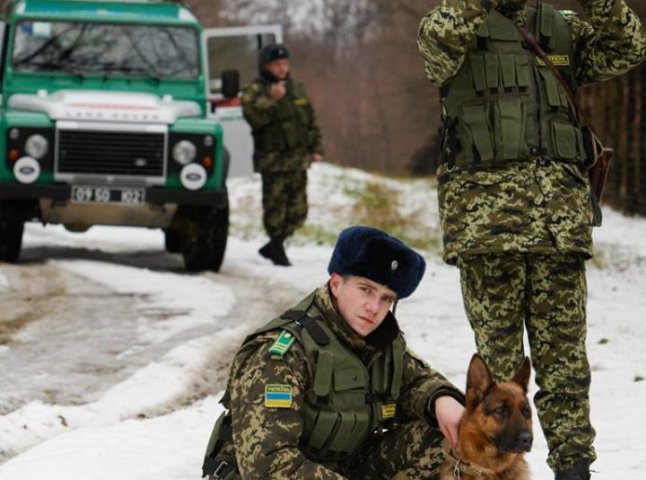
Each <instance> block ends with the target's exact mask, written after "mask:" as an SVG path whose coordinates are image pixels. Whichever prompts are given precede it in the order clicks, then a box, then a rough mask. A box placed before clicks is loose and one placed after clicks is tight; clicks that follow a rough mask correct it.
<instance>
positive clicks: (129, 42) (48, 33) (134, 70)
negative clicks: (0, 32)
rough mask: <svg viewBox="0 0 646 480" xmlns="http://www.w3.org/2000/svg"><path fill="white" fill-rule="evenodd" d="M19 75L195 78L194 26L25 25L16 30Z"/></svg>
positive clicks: (15, 65) (15, 55)
mask: <svg viewBox="0 0 646 480" xmlns="http://www.w3.org/2000/svg"><path fill="white" fill-rule="evenodd" d="M12 66H13V69H14V71H17V72H53V73H68V74H73V75H82V76H84V75H102V76H105V75H111V74H117V75H128V76H141V77H152V78H156V79H162V78H164V79H168V78H171V79H182V80H190V79H195V78H197V77H198V75H199V57H198V39H197V32H196V30H194V29H193V28H190V27H169V26H159V25H111V24H105V23H72V22H46V21H23V22H21V23H19V24H18V25H17V27H16V34H15V41H14V46H13V55H12Z"/></svg>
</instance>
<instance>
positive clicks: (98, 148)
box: [57, 130, 165, 177]
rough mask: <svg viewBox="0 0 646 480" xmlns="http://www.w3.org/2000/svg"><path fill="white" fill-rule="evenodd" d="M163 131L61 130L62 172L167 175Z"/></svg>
mask: <svg viewBox="0 0 646 480" xmlns="http://www.w3.org/2000/svg"><path fill="white" fill-rule="evenodd" d="M164 144H165V135H164V134H163V133H136V132H135V133H132V132H102V131H101V132H100V131H87V130H59V132H58V167H57V171H58V172H60V173H78V174H99V175H131V176H133V175H134V176H145V177H161V176H163V175H164Z"/></svg>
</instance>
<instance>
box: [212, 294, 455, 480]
mask: <svg viewBox="0 0 646 480" xmlns="http://www.w3.org/2000/svg"><path fill="white" fill-rule="evenodd" d="M310 298H311V299H310ZM310 298H308V299H306V300H305V301H304V302H301V304H304V303H307V304H309V305H313V308H315V310H316V311H317V315H318V316H319V318H320V319H321V320H322V321H323V322H324V323H325V325H326V326H327V327H329V330H330V331H331V332H333V335H334V336H335V337H336V338H337V339H338V340H339V341H340V342H341V343H342V344H343V345H344V346H345V347H346V348H349V349H350V351H351V352H352V353H353V355H355V356H356V358H359V359H360V360H361V362H362V363H363V364H364V365H366V366H368V365H371V364H373V363H374V362H375V361H377V360H378V358H379V357H380V356H382V355H383V352H384V351H385V349H387V348H388V346H389V345H391V343H392V342H394V341H395V340H396V339H397V341H399V339H400V338H401V337H400V335H401V334H400V333H399V329H398V326H397V323H396V321H395V319H394V317H393V316H392V315H390V316H389V317H387V318H386V320H385V321H384V323H383V324H382V325H381V326H380V327H379V328H378V329H377V330H375V332H373V333H372V334H371V335H370V336H369V337H366V338H365V339H364V338H362V337H360V336H359V335H357V334H356V333H354V331H352V330H351V328H350V327H349V326H348V325H347V323H346V322H345V321H344V320H343V319H342V318H341V317H340V316H339V314H338V313H337V310H336V309H335V307H334V305H333V301H332V297H331V294H330V292H329V288H328V286H327V285H325V286H323V287H321V288H319V289H318V290H317V291H316V292H315V293H314V294H313V295H312V296H311V297H310ZM280 334H281V331H280V329H279V330H272V329H270V330H269V331H263V329H261V333H259V334H256V335H252V336H251V337H250V338H248V339H247V341H245V343H244V344H243V347H242V348H241V349H240V351H239V352H238V354H237V355H236V358H235V360H234V362H233V365H232V368H231V375H230V377H229V385H228V394H229V395H230V401H229V407H230V413H231V418H232V426H233V439H232V441H228V442H227V443H226V445H225V446H224V448H223V449H222V455H220V456H219V458H227V456H228V457H229V458H232V456H233V455H234V454H235V458H236V460H237V464H238V469H239V472H240V473H238V474H234V475H233V476H231V477H225V478H227V479H228V478H245V479H262V480H266V479H268V478H272V479H291V480H296V479H303V480H310V479H318V480H324V479H325V480H326V479H339V480H340V479H344V478H349V479H370V480H376V479H388V480H390V479H391V478H392V477H393V476H395V475H396V474H399V475H400V477H399V478H410V479H413V478H414V479H432V478H437V475H438V472H439V466H440V464H441V462H442V451H441V448H440V443H441V441H442V438H443V436H442V434H441V432H440V431H439V429H438V428H437V424H436V421H435V419H434V415H433V413H431V410H432V408H429V405H432V404H433V402H434V399H435V398H436V397H437V396H439V395H451V396H453V397H455V398H457V399H459V400H460V401H463V396H462V394H461V393H460V392H459V391H458V390H457V389H456V388H455V387H453V386H452V385H451V384H450V383H449V382H448V381H447V380H446V379H445V378H444V377H443V376H442V375H440V374H439V373H437V372H435V371H434V370H432V369H431V368H430V367H429V366H428V365H427V364H425V363H424V362H423V361H421V360H420V359H418V358H417V357H416V356H415V355H414V354H412V353H411V352H410V351H408V350H405V353H404V354H403V358H404V363H403V368H402V372H401V375H402V379H401V393H400V395H399V397H398V400H397V403H396V420H395V423H392V424H390V425H389V428H388V430H387V431H381V430H380V429H379V430H380V431H375V432H373V433H372V434H370V435H368V437H367V438H366V439H365V440H364V441H363V442H362V443H361V445H360V447H359V448H358V449H357V450H356V451H354V452H352V453H351V454H350V456H349V457H345V458H342V459H340V460H339V461H321V460H316V459H313V458H311V455H309V454H305V453H304V451H307V448H306V447H307V445H306V444H307V443H308V442H311V440H307V439H304V438H303V435H304V431H305V429H306V418H305V417H306V416H307V415H306V413H305V410H304V409H305V403H306V396H307V395H308V392H309V393H311V390H312V389H315V388H316V387H315V386H314V384H315V382H316V380H315V378H313V377H314V374H313V372H316V371H317V370H316V365H312V362H311V360H310V357H308V355H307V354H306V350H305V349H304V347H303V345H302V344H301V343H300V342H298V341H297V342H295V343H293V344H292V345H291V346H290V347H289V349H288V350H287V351H286V352H285V353H284V354H283V355H282V356H280V357H276V356H272V354H271V352H270V349H271V347H272V345H273V344H275V342H276V340H277V338H279V335H280ZM402 342H403V339H402ZM404 346H405V343H404ZM402 352H403V351H402ZM395 370H396V369H395ZM373 381H376V380H373ZM267 385H288V386H290V387H291V390H292V397H291V404H290V406H289V408H271V407H267V406H266V404H265V403H264V402H263V396H264V395H266V390H265V387H266V386H267ZM335 385H336V383H335ZM335 388H336V387H335ZM265 401H266V400H265ZM365 401H366V402H367V401H368V399H365ZM401 475H406V476H407V477H406V476H404V477H401Z"/></svg>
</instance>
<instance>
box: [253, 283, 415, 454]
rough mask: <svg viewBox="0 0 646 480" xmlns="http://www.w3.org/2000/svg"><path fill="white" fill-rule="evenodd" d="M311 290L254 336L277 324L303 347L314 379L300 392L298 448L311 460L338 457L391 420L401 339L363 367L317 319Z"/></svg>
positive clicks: (398, 380)
mask: <svg viewBox="0 0 646 480" xmlns="http://www.w3.org/2000/svg"><path fill="white" fill-rule="evenodd" d="M313 296H314V294H312V295H310V296H309V297H307V298H306V299H304V300H303V301H302V302H301V303H299V304H298V305H297V306H296V307H294V308H293V309H292V310H289V311H288V312H286V313H285V314H283V315H282V316H281V317H279V318H277V319H275V320H273V321H272V322H270V323H269V324H268V325H267V326H265V327H264V328H262V329H261V330H259V331H257V332H256V334H254V336H255V335H257V334H260V333H263V332H267V331H271V330H276V329H282V330H286V331H288V332H290V333H291V334H292V335H293V336H294V337H295V339H296V341H298V342H299V343H300V344H301V345H302V346H303V347H304V348H305V353H306V355H307V358H308V364H309V365H310V371H311V372H313V379H312V388H311V389H310V390H308V391H307V392H305V404H304V406H303V412H304V415H305V426H304V429H303V436H302V438H301V443H300V449H301V451H302V452H303V453H304V454H305V456H307V457H308V458H309V459H311V460H313V461H317V462H322V463H324V462H338V461H342V460H344V459H346V458H348V457H349V456H351V455H352V454H353V453H354V452H356V451H357V449H358V448H359V446H360V445H361V444H362V443H363V441H364V440H365V439H366V438H367V437H369V436H370V435H371V434H373V433H374V432H376V431H381V428H383V427H385V426H387V425H388V424H389V423H390V422H392V421H393V420H394V418H395V415H396V403H397V399H398V398H399V393H400V389H401V385H402V381H403V367H404V350H405V344H404V340H403V338H402V337H401V335H398V336H397V338H396V339H395V341H393V342H392V344H390V345H389V346H388V347H387V348H386V349H385V351H383V352H382V353H381V354H380V355H378V357H377V358H376V360H375V361H374V362H372V364H371V365H370V366H369V367H366V365H364V363H363V362H362V361H361V359H359V358H358V357H357V356H356V355H355V354H354V353H353V352H352V351H351V350H350V349H348V348H347V347H346V346H344V345H343V344H342V343H341V342H340V341H339V339H338V338H337V337H336V336H335V335H334V333H333V332H332V331H331V330H330V328H329V327H328V326H327V325H326V323H325V322H324V321H323V320H322V319H321V314H320V312H319V311H318V309H317V308H316V306H315V305H314V303H313ZM274 361H280V359H279V358H276V359H275V360H274Z"/></svg>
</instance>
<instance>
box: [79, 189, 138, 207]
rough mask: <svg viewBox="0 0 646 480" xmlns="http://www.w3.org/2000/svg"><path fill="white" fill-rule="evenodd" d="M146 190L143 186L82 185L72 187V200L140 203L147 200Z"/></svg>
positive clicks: (127, 203) (81, 201)
mask: <svg viewBox="0 0 646 480" xmlns="http://www.w3.org/2000/svg"><path fill="white" fill-rule="evenodd" d="M145 197H146V191H145V190H144V189H143V188H132V187H97V186H80V185H75V186H73V187H72V194H71V200H72V202H75V203H120V204H126V205H140V204H142V203H144V202H145V200H146V198H145Z"/></svg>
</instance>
